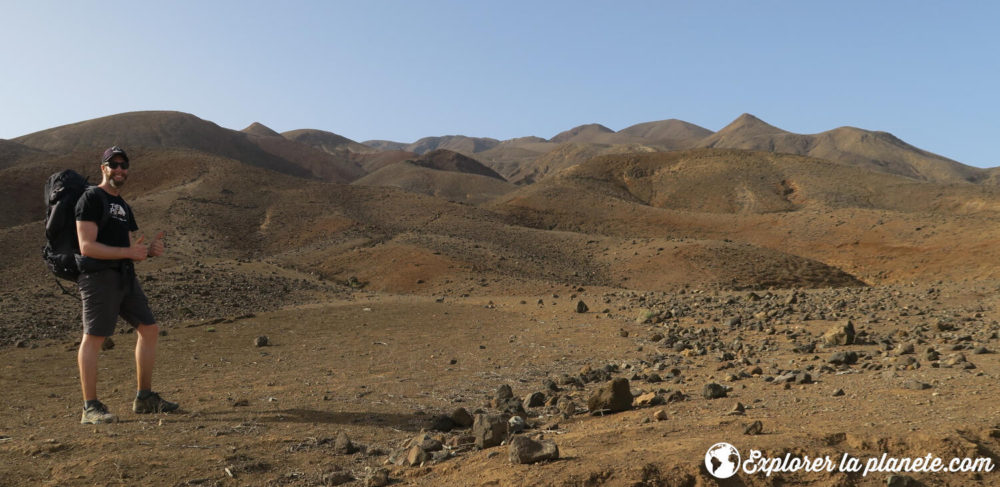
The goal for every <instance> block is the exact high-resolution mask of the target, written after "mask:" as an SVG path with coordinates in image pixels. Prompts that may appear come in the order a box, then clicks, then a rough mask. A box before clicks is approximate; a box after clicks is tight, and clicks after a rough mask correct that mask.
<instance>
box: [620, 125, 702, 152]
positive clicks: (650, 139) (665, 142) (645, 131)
mask: <svg viewBox="0 0 1000 487" xmlns="http://www.w3.org/2000/svg"><path fill="white" fill-rule="evenodd" d="M618 133H619V134H621V135H627V136H629V137H638V138H640V139H643V140H644V141H646V143H647V144H659V145H662V146H665V147H667V148H669V149H688V148H691V147H694V146H695V144H697V142H698V141H700V140H701V139H704V138H706V137H708V136H710V135H712V131H711V130H708V129H706V128H703V127H699V126H697V125H695V124H693V123H688V122H685V121H682V120H677V119H673V118H672V119H669V120H660V121H658V122H646V123H640V124H636V125H632V126H630V127H627V128H624V129H622V130H619V131H618Z"/></svg>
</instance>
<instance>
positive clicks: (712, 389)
mask: <svg viewBox="0 0 1000 487" xmlns="http://www.w3.org/2000/svg"><path fill="white" fill-rule="evenodd" d="M728 393H729V389H727V388H726V386H724V385H722V384H717V383H715V382H710V383H708V384H705V387H704V388H702V390H701V395H702V396H704V398H705V399H719V398H722V397H726V395H727V394H728Z"/></svg>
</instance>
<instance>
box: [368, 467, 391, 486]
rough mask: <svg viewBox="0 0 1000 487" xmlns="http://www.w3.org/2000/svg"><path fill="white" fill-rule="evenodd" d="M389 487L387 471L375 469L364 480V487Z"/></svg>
mask: <svg viewBox="0 0 1000 487" xmlns="http://www.w3.org/2000/svg"><path fill="white" fill-rule="evenodd" d="M387 485H389V471H388V470H386V469H384V468H377V469H375V470H373V471H372V472H371V474H370V475H368V478H366V479H365V487H385V486H387Z"/></svg>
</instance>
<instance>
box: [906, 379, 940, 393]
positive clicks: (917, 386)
mask: <svg viewBox="0 0 1000 487" xmlns="http://www.w3.org/2000/svg"><path fill="white" fill-rule="evenodd" d="M903 387H905V388H907V389H912V390H914V391H922V390H925V389H930V388H931V387H933V386H931V385H930V384H928V383H926V382H920V381H919V380H911V381H907V382H906V383H905V384H903Z"/></svg>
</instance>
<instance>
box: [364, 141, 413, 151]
mask: <svg viewBox="0 0 1000 487" xmlns="http://www.w3.org/2000/svg"><path fill="white" fill-rule="evenodd" d="M362 144H364V145H367V146H368V147H371V148H372V149H378V150H380V151H405V150H406V146H407V145H409V144H407V143H405V142H393V141H391V140H366V141H364V142H362Z"/></svg>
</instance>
